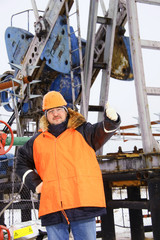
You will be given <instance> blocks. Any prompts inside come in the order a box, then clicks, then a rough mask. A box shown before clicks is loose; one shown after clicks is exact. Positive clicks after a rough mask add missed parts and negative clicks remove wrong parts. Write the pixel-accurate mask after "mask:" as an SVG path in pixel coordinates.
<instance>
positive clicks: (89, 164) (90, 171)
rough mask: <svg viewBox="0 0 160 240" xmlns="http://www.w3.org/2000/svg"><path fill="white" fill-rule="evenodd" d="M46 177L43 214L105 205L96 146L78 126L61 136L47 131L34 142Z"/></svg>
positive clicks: (38, 165) (37, 163)
mask: <svg viewBox="0 0 160 240" xmlns="http://www.w3.org/2000/svg"><path fill="white" fill-rule="evenodd" d="M33 153H34V154H33V157H34V161H35V167H36V169H37V172H38V174H39V176H40V177H41V179H42V181H43V187H42V192H41V200H40V208H39V216H41V215H45V214H48V213H52V212H57V211H61V210H63V209H70V208H77V207H84V206H87V207H89V206H90V207H91V206H95V207H105V197H104V190H103V182H102V175H101V171H100V168H99V164H98V162H97V159H96V155H95V152H94V150H93V149H92V148H91V147H90V146H89V145H88V143H86V141H85V139H84V138H83V136H82V135H81V134H80V133H79V132H78V131H76V130H74V129H67V130H66V131H64V132H63V133H62V134H61V135H60V136H59V137H57V138H56V137H54V136H53V135H52V134H51V133H48V132H44V133H43V134H41V135H39V136H38V137H37V138H36V139H35V141H34V144H33Z"/></svg>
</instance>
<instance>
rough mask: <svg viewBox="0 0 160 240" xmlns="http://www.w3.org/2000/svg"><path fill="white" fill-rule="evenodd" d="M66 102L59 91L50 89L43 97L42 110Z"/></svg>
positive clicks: (65, 103)
mask: <svg viewBox="0 0 160 240" xmlns="http://www.w3.org/2000/svg"><path fill="white" fill-rule="evenodd" d="M66 105H67V102H66V100H65V99H64V97H63V96H62V94H60V92H56V91H50V92H48V93H46V94H45V95H44V97H43V106H42V108H43V111H45V110H48V109H50V108H55V107H61V106H66Z"/></svg>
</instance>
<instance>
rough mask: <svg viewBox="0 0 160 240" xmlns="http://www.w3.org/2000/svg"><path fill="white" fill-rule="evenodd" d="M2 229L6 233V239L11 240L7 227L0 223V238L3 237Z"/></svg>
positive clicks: (1, 239)
mask: <svg viewBox="0 0 160 240" xmlns="http://www.w3.org/2000/svg"><path fill="white" fill-rule="evenodd" d="M3 230H5V231H6V232H7V234H8V240H11V234H10V231H9V229H8V228H6V227H5V226H2V225H0V240H3V239H4V234H3Z"/></svg>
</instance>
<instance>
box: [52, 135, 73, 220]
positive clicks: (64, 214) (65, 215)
mask: <svg viewBox="0 0 160 240" xmlns="http://www.w3.org/2000/svg"><path fill="white" fill-rule="evenodd" d="M56 142H57V139H55V162H56V168H57V177H58V187H59V194H60V202H61V208H62V210H61V212H62V214H63V216H64V217H65V219H66V221H67V223H68V225H69V224H70V222H69V219H68V217H67V214H66V212H65V210H64V209H63V202H62V194H61V187H60V178H59V170H58V164H57V157H56V145H57V144H56Z"/></svg>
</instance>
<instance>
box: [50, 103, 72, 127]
mask: <svg viewBox="0 0 160 240" xmlns="http://www.w3.org/2000/svg"><path fill="white" fill-rule="evenodd" d="M66 117H67V112H66V111H65V109H64V108H63V107H57V108H52V109H50V110H48V111H47V119H48V122H49V123H50V124H54V125H57V124H60V123H62V122H64V121H65V120H66Z"/></svg>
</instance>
